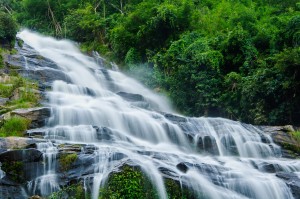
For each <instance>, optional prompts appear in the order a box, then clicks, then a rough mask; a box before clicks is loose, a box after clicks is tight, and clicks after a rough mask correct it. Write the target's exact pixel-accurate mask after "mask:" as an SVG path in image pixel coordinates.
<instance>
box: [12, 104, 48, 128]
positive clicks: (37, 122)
mask: <svg viewBox="0 0 300 199" xmlns="http://www.w3.org/2000/svg"><path fill="white" fill-rule="evenodd" d="M11 115H12V116H21V117H24V118H26V119H29V120H30V121H31V124H30V128H39V127H43V126H44V125H45V123H46V119H48V118H49V117H50V115H51V108H48V107H39V108H29V109H16V110H14V111H12V112H11Z"/></svg>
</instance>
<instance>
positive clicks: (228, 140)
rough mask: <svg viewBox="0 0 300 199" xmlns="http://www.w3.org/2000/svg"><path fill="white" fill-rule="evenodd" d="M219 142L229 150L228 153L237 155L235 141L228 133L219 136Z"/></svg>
mask: <svg viewBox="0 0 300 199" xmlns="http://www.w3.org/2000/svg"><path fill="white" fill-rule="evenodd" d="M221 143H222V145H223V146H224V148H225V149H226V151H227V152H229V155H239V152H238V148H237V146H236V143H235V141H234V139H233V137H232V136H231V135H230V134H227V135H224V136H223V137H222V138H221Z"/></svg>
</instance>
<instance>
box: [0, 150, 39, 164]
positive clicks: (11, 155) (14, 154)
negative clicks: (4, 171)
mask: <svg viewBox="0 0 300 199" xmlns="http://www.w3.org/2000/svg"><path fill="white" fill-rule="evenodd" d="M42 156H43V154H42V152H40V151H39V150H36V149H22V150H13V151H6V152H3V153H1V154H0V162H2V163H3V162H16V161H22V162H37V161H40V160H42V158H43V157H42Z"/></svg>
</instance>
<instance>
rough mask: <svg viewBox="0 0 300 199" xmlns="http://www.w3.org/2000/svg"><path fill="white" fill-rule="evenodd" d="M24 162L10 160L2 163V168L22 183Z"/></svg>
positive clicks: (13, 178)
mask: <svg viewBox="0 0 300 199" xmlns="http://www.w3.org/2000/svg"><path fill="white" fill-rule="evenodd" d="M23 166H24V165H23V162H20V161H10V162H4V163H2V167H1V169H2V170H3V171H5V172H6V173H7V174H8V176H9V177H10V178H11V179H12V180H13V181H15V182H17V183H21V182H23V181H24V172H23Z"/></svg>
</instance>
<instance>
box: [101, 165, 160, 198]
mask: <svg viewBox="0 0 300 199" xmlns="http://www.w3.org/2000/svg"><path fill="white" fill-rule="evenodd" d="M100 198H101V199H104V198H105V199H117V198H118V199H121V198H123V199H125V198H132V199H133V198H144V199H153V198H158V196H157V193H156V191H155V189H154V187H153V185H152V184H151V182H150V181H149V179H148V178H147V176H145V174H143V172H142V171H141V170H140V169H139V168H137V167H131V166H128V165H125V166H123V167H122V168H120V171H119V172H115V173H111V174H110V176H109V178H108V180H107V183H106V185H105V187H104V188H103V189H101V190H100V196H99V199H100Z"/></svg>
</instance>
